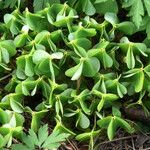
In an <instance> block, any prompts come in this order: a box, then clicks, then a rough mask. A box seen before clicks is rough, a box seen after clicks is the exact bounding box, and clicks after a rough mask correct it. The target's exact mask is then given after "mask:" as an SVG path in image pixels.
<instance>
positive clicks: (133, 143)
mask: <svg viewBox="0 0 150 150" xmlns="http://www.w3.org/2000/svg"><path fill="white" fill-rule="evenodd" d="M131 140H132V147H133V150H135V145H134V141H133V137H131Z"/></svg>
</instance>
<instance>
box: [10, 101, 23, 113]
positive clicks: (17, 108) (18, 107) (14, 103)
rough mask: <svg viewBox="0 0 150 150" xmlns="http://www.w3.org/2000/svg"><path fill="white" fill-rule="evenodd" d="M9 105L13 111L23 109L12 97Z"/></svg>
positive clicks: (20, 111)
mask: <svg viewBox="0 0 150 150" xmlns="http://www.w3.org/2000/svg"><path fill="white" fill-rule="evenodd" d="M10 106H11V108H12V110H13V111H14V112H17V113H23V111H24V108H23V106H22V105H21V104H20V103H19V102H17V101H15V100H13V99H12V100H10Z"/></svg>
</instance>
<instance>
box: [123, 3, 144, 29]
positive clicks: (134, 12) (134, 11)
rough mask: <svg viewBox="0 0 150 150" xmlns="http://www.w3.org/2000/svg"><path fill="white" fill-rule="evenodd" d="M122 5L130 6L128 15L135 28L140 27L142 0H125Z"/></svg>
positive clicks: (142, 11)
mask: <svg viewBox="0 0 150 150" xmlns="http://www.w3.org/2000/svg"><path fill="white" fill-rule="evenodd" d="M123 6H124V7H130V6H131V9H130V12H129V16H131V17H132V20H133V22H134V23H135V25H136V26H137V28H139V27H140V25H141V23H142V16H143V15H144V7H143V3H142V0H132V2H130V1H127V2H125V4H124V5H123Z"/></svg>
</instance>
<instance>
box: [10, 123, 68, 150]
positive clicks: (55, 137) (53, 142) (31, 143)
mask: <svg viewBox="0 0 150 150" xmlns="http://www.w3.org/2000/svg"><path fill="white" fill-rule="evenodd" d="M68 136H69V134H66V133H59V131H54V132H52V133H51V134H50V135H48V126H47V125H44V126H41V127H40V129H39V130H38V133H37V134H36V133H35V132H34V131H33V130H32V129H31V130H29V135H26V134H24V135H23V137H22V140H23V144H14V145H12V150H19V149H20V148H21V149H22V150H34V149H35V148H39V149H41V148H44V149H54V148H58V147H59V146H60V144H61V142H63V141H65V140H66V138H68Z"/></svg>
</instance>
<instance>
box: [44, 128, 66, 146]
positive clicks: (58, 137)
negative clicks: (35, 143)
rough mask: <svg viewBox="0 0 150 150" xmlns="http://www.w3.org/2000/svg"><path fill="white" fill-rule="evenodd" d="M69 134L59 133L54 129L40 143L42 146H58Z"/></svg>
mask: <svg viewBox="0 0 150 150" xmlns="http://www.w3.org/2000/svg"><path fill="white" fill-rule="evenodd" d="M68 136H69V134H66V133H59V132H58V131H54V132H53V133H52V134H51V135H50V136H49V137H48V138H47V139H46V141H45V142H44V144H43V145H42V147H43V148H48V149H54V148H58V147H59V146H60V144H61V142H63V141H65V140H66V139H67V138H68Z"/></svg>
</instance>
